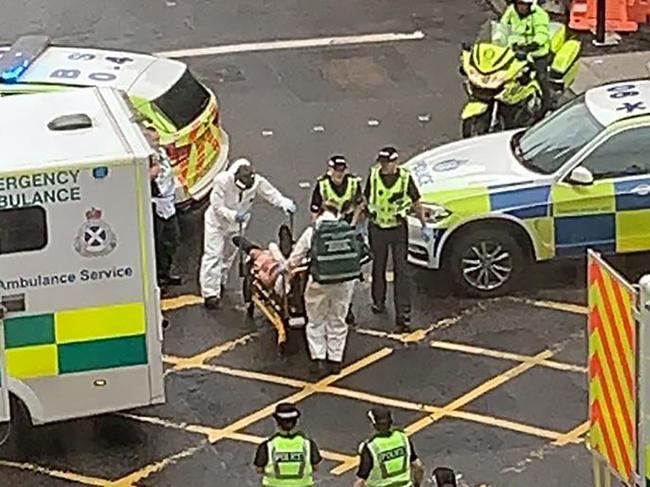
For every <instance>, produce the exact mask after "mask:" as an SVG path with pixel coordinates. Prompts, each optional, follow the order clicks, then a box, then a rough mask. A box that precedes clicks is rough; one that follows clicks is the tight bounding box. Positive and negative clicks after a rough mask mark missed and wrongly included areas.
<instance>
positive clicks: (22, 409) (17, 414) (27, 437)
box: [0, 394, 34, 451]
mask: <svg viewBox="0 0 650 487" xmlns="http://www.w3.org/2000/svg"><path fill="white" fill-rule="evenodd" d="M9 409H10V411H11V421H10V422H9V423H7V424H6V426H4V427H0V441H2V440H3V439H5V441H6V442H5V443H2V444H0V451H2V449H3V446H4V445H7V446H8V447H9V445H11V446H12V447H13V448H16V449H18V450H19V451H29V450H27V449H28V448H33V447H34V437H33V435H34V429H33V428H32V420H31V417H30V414H29V409H27V406H25V404H24V403H23V402H22V401H21V400H20V399H18V398H17V397H16V396H14V395H13V394H10V395H9ZM5 434H8V435H9V436H8V437H7V438H4V435H5Z"/></svg>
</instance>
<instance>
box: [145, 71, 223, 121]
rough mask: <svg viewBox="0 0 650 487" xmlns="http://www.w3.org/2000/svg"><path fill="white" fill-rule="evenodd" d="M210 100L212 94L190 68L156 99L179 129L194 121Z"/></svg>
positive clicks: (156, 103) (158, 105)
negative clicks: (193, 74)
mask: <svg viewBox="0 0 650 487" xmlns="http://www.w3.org/2000/svg"><path fill="white" fill-rule="evenodd" d="M209 102H210V94H209V93H208V91H207V90H206V89H205V88H204V87H203V85H202V84H201V83H199V82H198V81H197V80H196V78H194V76H192V73H191V72H190V70H189V69H186V70H185V72H184V73H183V76H181V77H180V79H179V80H178V81H177V82H176V84H175V85H174V86H172V87H171V88H170V89H169V90H168V91H167V92H166V93H164V94H163V95H162V96H159V97H158V98H156V99H155V100H154V104H155V105H156V106H157V107H158V108H160V109H161V110H162V111H163V113H164V114H165V115H167V117H168V118H169V119H170V120H171V121H172V123H173V124H174V125H175V126H176V128H177V129H181V128H183V127H185V126H187V125H189V124H190V123H191V122H193V121H194V120H195V119H196V118H197V117H198V116H199V115H200V114H201V112H203V110H204V109H205V107H206V106H208V103H209Z"/></svg>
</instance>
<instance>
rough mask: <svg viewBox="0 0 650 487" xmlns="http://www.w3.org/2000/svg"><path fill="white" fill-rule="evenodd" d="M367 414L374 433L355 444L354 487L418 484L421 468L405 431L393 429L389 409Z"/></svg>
mask: <svg viewBox="0 0 650 487" xmlns="http://www.w3.org/2000/svg"><path fill="white" fill-rule="evenodd" d="M368 417H369V418H370V422H371V423H372V426H373V428H374V430H375V434H374V435H373V436H372V438H370V439H369V440H367V441H364V442H363V443H361V445H360V447H359V456H360V461H359V469H358V470H357V478H356V481H355V482H354V487H420V485H421V483H422V479H423V477H424V467H423V465H422V462H421V461H420V459H419V458H418V456H417V454H416V453H415V449H414V448H413V443H411V440H409V438H408V436H406V433H404V432H403V431H401V430H399V429H396V428H393V417H392V415H391V413H390V411H389V410H388V409H386V408H384V407H376V408H372V409H371V410H370V411H368Z"/></svg>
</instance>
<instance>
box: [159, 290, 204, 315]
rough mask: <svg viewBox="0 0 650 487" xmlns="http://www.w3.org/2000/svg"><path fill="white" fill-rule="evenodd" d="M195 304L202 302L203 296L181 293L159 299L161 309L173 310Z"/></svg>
mask: <svg viewBox="0 0 650 487" xmlns="http://www.w3.org/2000/svg"><path fill="white" fill-rule="evenodd" d="M195 304H203V298H202V297H201V296H196V295H194V294H183V295H182V296H176V297H173V298H165V299H163V300H162V301H161V307H162V310H163V311H173V310H175V309H179V308H184V307H186V306H193V305H195Z"/></svg>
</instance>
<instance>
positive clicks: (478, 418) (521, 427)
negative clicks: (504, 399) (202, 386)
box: [200, 365, 563, 440]
mask: <svg viewBox="0 0 650 487" xmlns="http://www.w3.org/2000/svg"><path fill="white" fill-rule="evenodd" d="M200 369H202V370H208V371H211V372H216V373H221V374H225V375H230V376H233V377H240V378H244V379H252V380H259V381H263V382H267V383H271V384H279V385H284V386H289V387H294V388H296V389H300V388H305V387H309V386H310V385H312V383H310V382H307V381H302V380H299V379H292V378H288V377H282V376H277V375H273V374H266V373H261V372H253V371H248V370H241V369H233V368H230V367H222V366H213V365H203V366H201V367H200ZM320 392H321V393H323V394H330V395H334V396H341V397H347V398H350V399H356V400H359V401H365V402H370V403H373V404H381V405H383V406H388V407H394V408H398V409H405V410H410V411H419V412H428V413H436V412H439V411H441V410H442V408H441V407H438V406H432V405H428V404H422V403H416V402H412V401H406V400H402V399H394V398H391V397H386V396H380V395H377V394H371V393H367V392H362V391H356V390H351V389H346V388H342V387H336V386H328V387H325V388H323V389H321V390H320ZM447 415H448V416H451V417H454V418H457V419H463V420H466V421H473V422H477V423H481V424H486V425H490V426H497V427H500V428H503V429H509V430H512V431H517V432H520V433H525V434H529V435H532V436H538V437H540V438H547V439H550V440H557V439H559V438H561V437H562V436H563V434H562V433H561V432H557V431H551V430H548V429H544V428H538V427H536V426H530V425H526V424H523V423H518V422H515V421H509V420H506V419H501V418H496V417H492V416H487V415H483V414H478V413H470V412H464V411H452V412H450V413H448V414H447Z"/></svg>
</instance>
